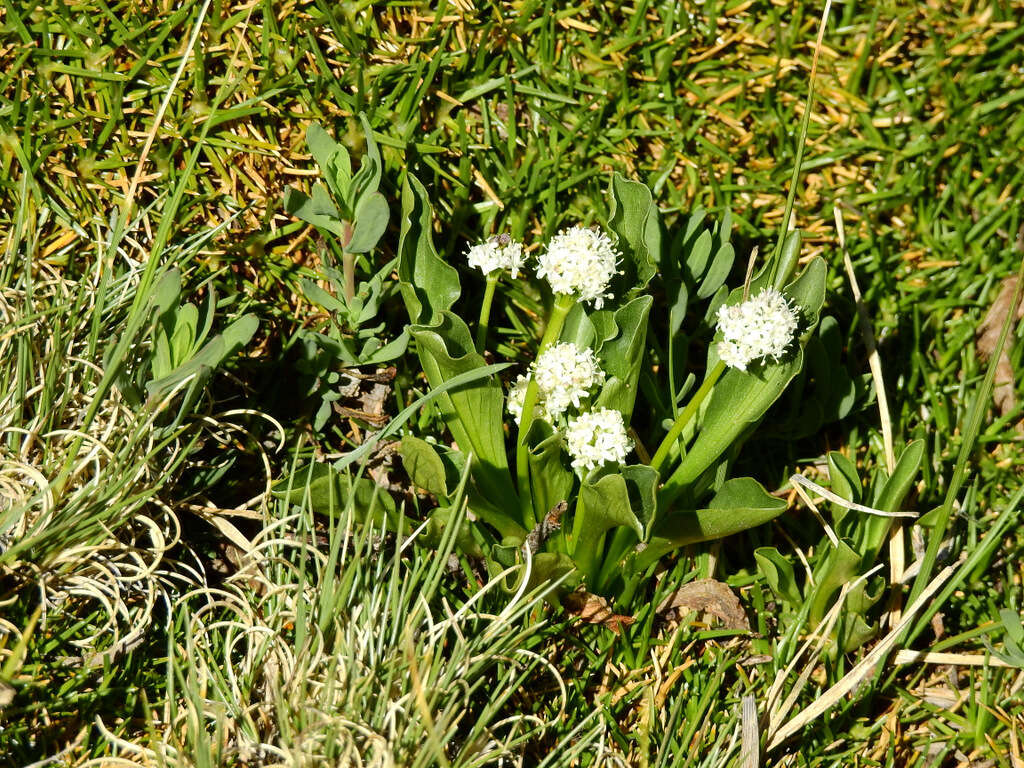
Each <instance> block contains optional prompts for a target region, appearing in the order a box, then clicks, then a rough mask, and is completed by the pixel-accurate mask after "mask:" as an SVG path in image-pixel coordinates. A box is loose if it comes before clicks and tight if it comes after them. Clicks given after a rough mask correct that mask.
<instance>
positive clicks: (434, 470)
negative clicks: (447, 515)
mask: <svg viewBox="0 0 1024 768" xmlns="http://www.w3.org/2000/svg"><path fill="white" fill-rule="evenodd" d="M399 453H401V454H402V466H403V467H405V471H406V472H407V473H408V475H409V478H410V479H411V480H412V481H413V483H414V484H415V485H416V486H417V487H419V488H422V489H423V490H425V491H427V492H428V493H432V494H434V495H435V496H442V497H443V496H447V495H448V473H447V472H446V471H445V466H444V462H443V461H441V457H440V455H438V453H437V450H436V449H435V448H434V446H432V445H431V444H430V443H428V442H427V441H426V440H421V439H420V438H418V437H413V436H412V435H406V436H405V437H403V438H402V442H401V445H400V447H399ZM456 482H457V479H456Z"/></svg>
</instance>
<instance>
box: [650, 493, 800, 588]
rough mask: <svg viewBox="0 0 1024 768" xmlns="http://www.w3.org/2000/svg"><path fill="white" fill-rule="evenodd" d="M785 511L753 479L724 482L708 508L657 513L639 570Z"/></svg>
mask: <svg viewBox="0 0 1024 768" xmlns="http://www.w3.org/2000/svg"><path fill="white" fill-rule="evenodd" d="M785 509H786V502H785V500H784V499H777V498H775V497H774V496H772V495H770V494H769V493H768V492H767V491H765V489H764V488H763V487H762V486H761V484H760V483H759V482H757V481H756V480H754V479H752V478H749V477H738V478H733V479H732V480H726V481H725V483H724V484H723V485H722V487H721V488H720V489H719V491H718V493H716V494H715V496H714V498H713V499H711V502H710V504H709V505H708V508H707V509H698V510H692V511H688V510H676V511H673V512H670V513H669V514H664V513H662V514H660V515H659V517H660V519H659V520H658V521H656V522H655V524H654V529H653V531H652V533H651V537H650V540H649V541H648V543H647V547H646V548H645V549H644V550H643V552H642V553H641V554H640V556H639V557H638V558H637V567H638V568H639V569H641V570H642V569H644V568H646V567H647V566H648V565H650V564H651V563H653V562H654V561H655V560H657V559H658V558H660V557H661V556H662V555H664V554H665V553H667V552H671V551H673V550H675V549H678V548H679V547H683V546H686V545H687V544H697V543H699V542H702V541H711V540H713V539H721V538H724V537H726V536H731V535H732V534H734V533H739V532H740V531H745V530H747V529H749V528H754V527H756V526H758V525H763V524H764V523H767V522H768V521H769V520H774V519H775V518H776V517H778V516H779V515H781V514H782V513H783V511H785ZM659 512H660V510H659Z"/></svg>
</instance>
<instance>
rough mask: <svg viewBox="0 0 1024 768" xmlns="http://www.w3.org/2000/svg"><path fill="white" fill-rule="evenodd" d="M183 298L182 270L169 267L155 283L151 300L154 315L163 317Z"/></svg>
mask: <svg viewBox="0 0 1024 768" xmlns="http://www.w3.org/2000/svg"><path fill="white" fill-rule="evenodd" d="M180 299H181V270H179V269H178V268H177V267H175V268H172V269H168V270H167V271H166V272H164V273H163V274H162V275H160V278H159V279H158V280H157V281H156V282H155V284H154V285H153V291H152V294H151V295H150V302H151V303H152V305H153V315H154V317H156V318H161V317H163V315H164V314H166V313H167V312H168V311H169V310H170V309H171V308H172V307H177V306H178V302H179V301H180Z"/></svg>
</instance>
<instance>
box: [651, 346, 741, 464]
mask: <svg viewBox="0 0 1024 768" xmlns="http://www.w3.org/2000/svg"><path fill="white" fill-rule="evenodd" d="M724 371H725V363H723V362H722V361H721V360H719V361H718V363H717V364H716V365H715V367H714V368H712V369H711V373H709V374H708V377H707V378H706V379H704V383H702V384H701V385H700V389H698V390H697V391H696V392H694V393H693V397H691V398H690V402H688V403H687V404H686V407H685V408H683V410H682V411H680V412H679V415H678V416H677V417H676V420H675V421H674V422H672V428H671V429H669V431H668V434H667V435H665V439H664V440H662V441H661V445H659V446H658V450H657V451H655V452H654V457H653V458H652V459H651V466H652V467H654V468H655V469H656V470H658V471H659V472H660V471H661V465H662V464H664V463H665V459H667V458H668V455H669V452H670V451H671V450H672V446H673V445H675V444H676V441H677V440H678V439H679V436H680V435H681V434H682V433H683V430H684V429H685V428H686V425H687V424H689V423H690V419H692V418H693V417H694V416H695V415H696V414H697V411H698V409H700V406H701V404H702V403H703V402H704V400H705V399H706V398H707V396H708V394H709V393H710V392H711V390H712V389H714V388H715V384H716V383H717V382H718V379H719V378H720V377H721V375H722V373H723V372H724Z"/></svg>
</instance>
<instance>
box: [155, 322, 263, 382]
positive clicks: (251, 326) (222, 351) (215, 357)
mask: <svg viewBox="0 0 1024 768" xmlns="http://www.w3.org/2000/svg"><path fill="white" fill-rule="evenodd" d="M258 327H259V320H257V319H256V316H255V315H243V316H242V317H240V318H238V319H237V320H235V321H234V322H233V323H231V324H230V325H229V326H228V327H227V328H225V329H224V331H223V333H220V334H219V335H217V336H214V337H213V338H212V339H210V341H208V342H207V343H206V344H205V345H204V346H203V348H202V349H200V350H199V351H198V352H197V353H196V354H195V355H194V356H193V357H192V359H191V360H189V361H188V362H186V363H184V364H182V365H179V366H177V367H176V368H175V369H174V370H173V371H172V372H171V373H169V374H167V375H166V376H163V377H161V378H159V379H155V380H153V381H151V382H149V383H148V384H147V385H146V392H147V393H148V394H149V397H150V398H151V399H158V398H160V397H163V396H164V395H165V394H167V393H169V392H170V391H171V390H172V389H174V388H175V387H176V386H177V385H178V384H180V383H181V382H182V381H184V380H185V379H186V378H188V377H190V376H197V377H199V378H200V379H202V378H205V377H206V376H207V375H208V374H209V372H210V371H212V370H214V369H215V368H217V367H218V366H219V365H220V364H221V363H222V362H223V361H224V360H225V359H227V358H228V357H229V356H230V355H233V354H234V353H235V352H237V351H238V350H240V349H241V348H242V347H244V346H245V345H246V344H248V343H249V341H250V340H251V339H252V337H253V335H254V334H255V333H256V329H257V328H258Z"/></svg>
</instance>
